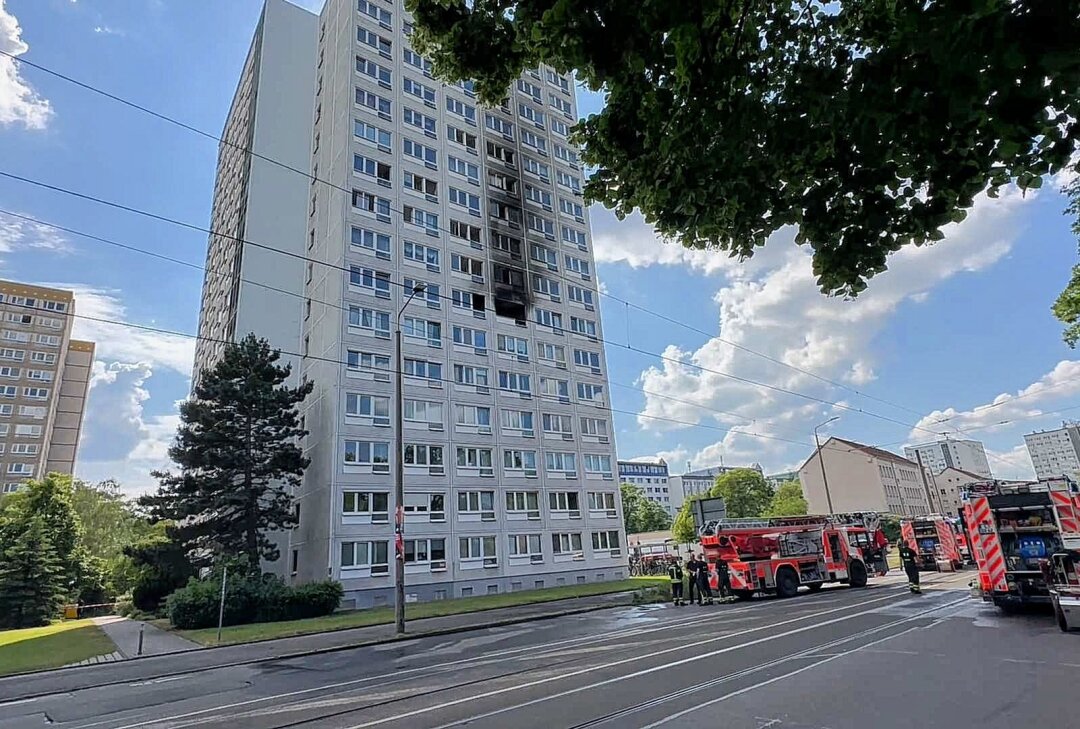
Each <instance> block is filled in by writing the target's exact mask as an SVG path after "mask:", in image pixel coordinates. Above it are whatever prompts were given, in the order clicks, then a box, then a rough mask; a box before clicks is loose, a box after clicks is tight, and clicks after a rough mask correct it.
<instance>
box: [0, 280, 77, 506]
mask: <svg viewBox="0 0 1080 729" xmlns="http://www.w3.org/2000/svg"><path fill="white" fill-rule="evenodd" d="M74 312H75V299H74V296H73V295H72V293H71V292H70V291H61V290H59V289H52V288H45V287H43V286H31V285H29V284H21V283H15V282H12V281H0V315H2V317H3V321H2V322H0V326H2V329H0V492H5V493H7V492H12V491H17V490H18V489H19V488H20V487H21V486H22V484H23V483H24V482H25V481H26V480H27V479H29V478H40V477H41V476H43V475H44V474H45V473H48V472H52V471H56V472H59V473H65V474H71V473H72V472H73V471H74V468H75V457H76V452H77V450H78V447H79V435H80V432H81V428H82V418H83V411H84V409H85V406H86V394H87V390H88V388H89V384H90V371H91V367H92V365H93V361H94V344H93V342H83V341H79V340H75V339H72V338H71V323H72V315H73V314H74Z"/></svg>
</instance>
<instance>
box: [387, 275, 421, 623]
mask: <svg viewBox="0 0 1080 729" xmlns="http://www.w3.org/2000/svg"><path fill="white" fill-rule="evenodd" d="M424 288H425V287H424V284H416V285H415V286H413V289H412V292H411V293H410V294H409V298H407V299H405V303H404V304H402V305H401V308H400V309H399V310H398V313H397V319H396V320H395V322H394V354H395V357H394V373H395V374H394V552H395V557H396V558H395V560H394V563H395V566H394V627H395V630H396V632H397V634H398V635H402V634H404V633H405V507H404V503H405V454H404V450H405V438H404V434H403V433H402V410H403V408H404V401H403V399H402V372H403V371H404V369H405V362H404V359H403V358H402V356H401V315H402V314H404V313H405V308H406V307H407V306H408V305H409V302H411V301H412V300H413V298H414V297H415V296H416V295H417V294H420V293H423V292H424Z"/></svg>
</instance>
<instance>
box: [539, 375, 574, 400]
mask: <svg viewBox="0 0 1080 729" xmlns="http://www.w3.org/2000/svg"><path fill="white" fill-rule="evenodd" d="M540 394H541V395H545V396H547V397H561V398H569V397H570V381H569V380H556V379H552V378H550V377H541V378H540Z"/></svg>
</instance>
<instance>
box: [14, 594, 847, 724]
mask: <svg viewBox="0 0 1080 729" xmlns="http://www.w3.org/2000/svg"><path fill="white" fill-rule="evenodd" d="M861 604H863V603H852V604H851V605H847V606H845V607H846V608H852V607H858V606H859V605H861ZM764 607H765V608H768V607H771V606H769V605H767V606H764ZM837 609H838V610H840V609H845V608H837ZM751 611H757V612H762V606H760V605H757V606H755V605H748V606H746V607H741V608H731V609H728V610H722V611H717V612H714V613H713V614H711V615H695V616H694V617H693V618H692V619H690V620H687V621H680V620H678V618H677V617H676V616H675V615H673V616H672V619H671V620H667V621H663V622H662V623H661V624H660V625H648V626H638V627H633V628H623V629H620V630H613V631H609V632H607V633H599V634H597V635H594V636H582V637H579V638H567V639H565V640H560V641H554V642H551V643H546V644H545V645H544V646H543V648H542V649H541V651H540V652H539V653H534V654H533V655H530V656H529V658H530V659H533V658H541V657H544V656H546V655H548V654H550V653H553V652H555V651H554V650H552V649H554V648H556V647H557V646H565V645H573V644H586V645H588V644H592V643H600V642H603V641H607V640H613V639H616V638H624V637H632V636H638V635H646V634H648V633H655V632H661V631H665V630H673V629H678V628H685V627H687V626H688V625H697V624H699V623H712V622H723V619H724V618H726V617H728V616H731V615H738V614H743V613H747V612H751ZM768 612H770V613H771V612H774V611H771V610H769V611H768ZM683 614H685V613H683ZM820 614H822V613H820V612H819V613H807V615H805V616H803V617H802V618H796V619H797V620H798V619H805V618H807V617H814V616H817V615H820ZM680 615H681V614H680ZM731 635H740V633H729V634H727V636H731ZM727 636H721V637H727ZM420 639H421V638H420V637H418V638H417V640H420ZM536 649H537V647H536V646H534V645H533V646H523V647H521V648H507V649H505V650H502V651H496V652H494V653H488V654H486V655H483V656H475V657H473V658H463V659H459V660H456V661H447V662H444V663H436V664H433V665H430V666H423V667H417V668H408V669H403V670H400V671H394V676H395V679H394V680H392V681H384V682H382V683H378V684H375V685H374V686H372V688H379V687H383V686H389V685H393V684H396V683H401V682H402V681H404V680H406V679H401V678H398V677H400V676H402V675H405V674H412V673H418V672H424V673H430V672H431V671H437V672H443V670H446V669H450V668H453V667H455V666H461V665H462V664H465V663H477V664H478V666H477V667H479V666H481V665H491V664H494V663H499V662H501V660H493V659H507V660H510V659H511V658H512V657H514V656H516V655H518V654H521V653H529V652H530V651H536ZM440 669H441V670H440ZM207 670H215V668H214V667H210V668H208V669H207ZM184 675H185V676H186V675H190V674H184ZM383 678H385V676H366V677H364V678H357V679H351V680H349V681H340V682H338V683H332V684H325V685H322V686H314V687H312V688H307V689H298V690H296V691H287V692H283V693H280V694H273V695H271V696H262V697H260V698H257V699H247V700H245V701H237V702H234V703H232V704H225V705H222V706H214V707H210V708H206V709H200V710H198V711H190V712H186V713H183V714H176V715H173V716H167V717H162V718H160V719H155V720H153V722H145V721H140V722H138V723H136V724H126V725H123V726H120V727H116V729H137V727H142V726H146V725H147V724H148V723H152V724H162V723H165V722H172V721H179V720H182V719H191V718H193V717H196V716H204V715H206V714H210V713H213V712H216V711H230V710H232V709H238V708H241V707H246V706H253V705H255V704H260V703H264V702H267V701H274V700H280V699H290V698H295V697H298V696H305V695H307V694H311V693H315V692H318V691H330V692H332V693H329V694H327V695H326V697H324V698H328V697H330V696H334V695H336V694H337V693H343V692H342V691H334V690H335V689H343V688H353V687H356V686H359V685H362V684H365V683H369V682H372V681H380V680H381V679H383ZM128 685H131V684H128ZM3 705H4V704H0V706H3ZM109 721H110V720H105V721H98V722H92V723H90V724H82V725H80V726H79V729H91V727H97V726H102V725H105V724H108V723H109ZM200 723H202V720H200V721H196V722H190V723H185V724H177V725H175V726H174V729H182V727H189V726H197V725H198V724H200Z"/></svg>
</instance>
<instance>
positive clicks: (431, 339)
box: [401, 316, 442, 347]
mask: <svg viewBox="0 0 1080 729" xmlns="http://www.w3.org/2000/svg"><path fill="white" fill-rule="evenodd" d="M401 333H402V334H403V335H405V336H406V337H412V338H413V339H425V340H427V343H428V344H430V345H432V346H434V347H439V346H442V324H440V323H439V322H437V321H428V320H427V319H418V318H416V317H413V316H407V317H405V320H404V322H403V324H402V327H401Z"/></svg>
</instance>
